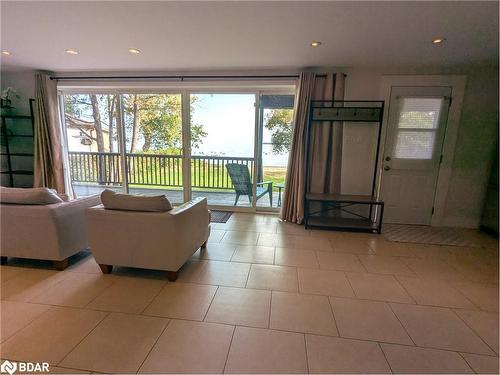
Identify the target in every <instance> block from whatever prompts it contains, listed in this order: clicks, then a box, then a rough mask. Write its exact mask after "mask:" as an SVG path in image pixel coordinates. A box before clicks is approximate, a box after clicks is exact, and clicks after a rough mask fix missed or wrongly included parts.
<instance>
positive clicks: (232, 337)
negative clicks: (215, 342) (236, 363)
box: [222, 326, 237, 374]
mask: <svg viewBox="0 0 500 375" xmlns="http://www.w3.org/2000/svg"><path fill="white" fill-rule="evenodd" d="M236 328H237V326H233V334H232V335H231V340H230V341H229V346H228V348H227V355H226V360H225V361H224V367H223V368H222V374H225V373H226V366H227V361H228V360H229V354H230V353H231V347H232V346H233V339H234V334H235V333H236Z"/></svg>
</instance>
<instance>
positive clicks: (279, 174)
mask: <svg viewBox="0 0 500 375" xmlns="http://www.w3.org/2000/svg"><path fill="white" fill-rule="evenodd" d="M263 169H264V170H263V173H264V176H263V181H272V182H273V190H274V191H278V188H277V187H276V184H283V183H284V182H285V175H286V168H285V167H264V168H263ZM140 173H141V171H140V170H138V171H136V175H139V174H140ZM223 174H224V176H225V177H224V185H223V186H227V188H226V189H224V188H222V187H221V186H222V181H223ZM146 175H147V173H146ZM191 176H192V177H193V176H194V177H196V179H195V181H192V182H193V185H194V186H193V188H194V189H196V190H197V191H227V190H231V189H230V188H229V187H230V186H231V184H230V180H229V181H227V177H226V175H225V170H224V169H223V168H217V167H215V168H210V171H209V172H208V170H207V168H205V170H204V169H203V168H200V169H198V168H197V169H196V173H195V171H194V170H193V168H192V169H191ZM155 180H156V181H158V182H161V183H162V184H151V185H150V184H148V183H147V181H146V182H145V183H143V184H142V183H141V184H134V183H131V184H130V187H136V188H148V189H165V186H168V187H169V189H171V190H181V189H182V188H181V187H179V186H171V185H169V184H168V181H181V183H182V171H177V170H170V171H169V174H168V178H166V176H162V180H160V176H159V174H158V173H157V175H156V176H153V179H152V181H151V182H153V183H154V182H155ZM164 181H165V182H164ZM197 186H200V187H197ZM201 186H208V187H201ZM211 186H219V187H211Z"/></svg>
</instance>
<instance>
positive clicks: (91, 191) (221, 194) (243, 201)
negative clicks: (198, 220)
mask: <svg viewBox="0 0 500 375" xmlns="http://www.w3.org/2000/svg"><path fill="white" fill-rule="evenodd" d="M73 188H74V191H75V194H76V196H77V197H84V196H88V195H95V194H99V193H101V191H102V190H104V189H110V190H114V191H117V192H120V191H121V187H119V186H101V185H96V184H92V185H91V184H81V183H80V184H73ZM130 193H131V194H144V195H158V194H165V195H166V196H167V198H168V199H169V200H170V201H171V202H172V203H182V202H183V193H182V190H174V189H148V188H139V187H131V188H130ZM192 195H193V198H197V197H206V198H207V201H208V204H209V205H217V206H230V207H234V200H235V199H236V194H235V193H234V192H232V191H231V190H226V191H199V190H193V193H192ZM278 198H279V194H278V193H277V192H274V193H273V204H272V207H273V208H277V207H278V206H277V204H278ZM257 206H258V207H268V208H269V207H271V206H270V204H269V196H268V195H265V196H263V197H262V198H260V199H259V200H258V201H257ZM237 207H251V203H250V202H249V201H248V197H247V196H241V197H240V199H239V201H238V205H237Z"/></svg>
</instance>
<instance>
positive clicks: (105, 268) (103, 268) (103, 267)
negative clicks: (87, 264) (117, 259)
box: [99, 264, 113, 273]
mask: <svg viewBox="0 0 500 375" xmlns="http://www.w3.org/2000/svg"><path fill="white" fill-rule="evenodd" d="M99 268H100V269H101V271H102V273H111V271H113V266H110V265H109V264H99Z"/></svg>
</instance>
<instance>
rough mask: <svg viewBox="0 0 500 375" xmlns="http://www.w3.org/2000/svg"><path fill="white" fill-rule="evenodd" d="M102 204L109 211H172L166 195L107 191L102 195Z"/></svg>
mask: <svg viewBox="0 0 500 375" xmlns="http://www.w3.org/2000/svg"><path fill="white" fill-rule="evenodd" d="M101 202H102V204H103V206H104V208H106V209H109V210H123V211H151V212H165V211H169V210H171V209H172V205H171V204H170V201H169V200H168V199H167V197H166V196H165V195H164V194H163V195H148V196H146V195H130V194H120V193H116V192H114V191H112V190H108V189H106V190H104V191H103V192H102V193H101Z"/></svg>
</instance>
